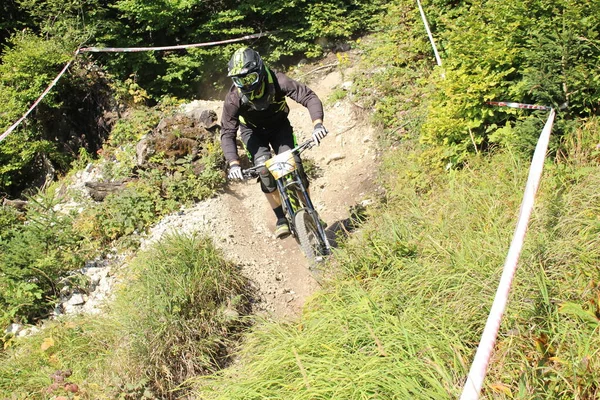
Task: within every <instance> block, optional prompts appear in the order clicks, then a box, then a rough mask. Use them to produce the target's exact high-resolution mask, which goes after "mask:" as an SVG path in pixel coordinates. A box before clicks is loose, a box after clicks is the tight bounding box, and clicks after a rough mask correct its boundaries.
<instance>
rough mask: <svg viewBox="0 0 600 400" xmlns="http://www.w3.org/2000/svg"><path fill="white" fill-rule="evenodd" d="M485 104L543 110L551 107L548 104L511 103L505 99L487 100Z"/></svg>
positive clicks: (548, 109)
mask: <svg viewBox="0 0 600 400" xmlns="http://www.w3.org/2000/svg"><path fill="white" fill-rule="evenodd" d="M486 104H490V105H492V106H500V107H510V108H523V109H526V110H545V111H550V110H552V107H548V106H539V105H537V104H524V103H511V102H506V101H488V102H486Z"/></svg>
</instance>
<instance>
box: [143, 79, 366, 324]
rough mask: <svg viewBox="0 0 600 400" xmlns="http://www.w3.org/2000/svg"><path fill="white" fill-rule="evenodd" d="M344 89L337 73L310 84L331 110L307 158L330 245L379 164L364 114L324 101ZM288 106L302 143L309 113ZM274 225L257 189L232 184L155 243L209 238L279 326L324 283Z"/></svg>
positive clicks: (158, 229)
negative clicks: (178, 236) (196, 235)
mask: <svg viewBox="0 0 600 400" xmlns="http://www.w3.org/2000/svg"><path fill="white" fill-rule="evenodd" d="M347 72H349V71H347ZM309 77H310V76H309ZM343 83H344V82H343V78H342V74H341V73H340V72H339V71H337V70H333V71H331V70H329V72H326V73H324V74H320V75H315V76H314V77H313V79H312V81H309V82H308V85H309V86H310V87H311V88H312V89H313V90H314V91H315V92H316V93H317V95H318V96H319V97H320V98H321V99H322V100H323V102H324V103H325V105H326V106H325V126H326V127H327V128H328V129H329V135H328V137H326V139H325V140H324V141H323V142H322V144H321V146H319V147H314V148H313V149H312V150H310V151H308V152H306V153H304V156H303V157H304V158H306V159H309V160H312V161H313V162H314V164H315V167H316V169H317V170H318V171H319V173H318V174H317V175H318V177H317V178H316V179H313V180H312V181H311V195H312V199H313V201H314V203H315V205H316V207H317V211H319V213H320V214H321V217H322V218H323V219H324V220H325V221H326V222H327V223H328V228H327V229H328V233H329V235H330V237H332V238H334V237H335V235H336V233H337V232H338V231H339V230H340V229H342V225H343V221H344V220H345V219H347V218H348V217H349V212H350V208H351V207H352V206H355V205H357V204H360V203H361V202H364V201H368V200H369V199H370V198H372V196H373V190H374V189H375V186H374V177H375V169H376V164H377V154H376V150H375V149H374V147H373V145H374V140H373V137H374V131H373V128H372V127H371V126H370V125H369V124H368V123H367V122H366V121H365V120H364V118H362V116H361V115H360V111H357V110H358V108H357V107H356V106H353V104H352V103H351V102H350V101H348V100H342V101H338V102H335V103H334V104H328V102H327V101H326V100H327V98H328V97H329V95H330V94H331V93H332V91H334V90H335V89H336V88H337V89H339V88H340V87H341V85H342V84H343ZM347 84H348V83H347ZM196 103H197V104H190V105H189V106H190V107H193V106H201V107H203V108H211V109H214V110H215V111H216V112H217V115H219V116H220V115H221V109H222V102H219V101H201V102H196ZM288 105H289V106H290V115H289V118H290V120H291V122H292V126H293V127H294V129H295V133H296V135H297V137H298V140H299V141H302V140H305V139H307V138H309V137H310V134H311V133H312V124H311V121H310V117H309V115H308V111H307V110H306V109H305V108H304V107H303V106H301V105H299V104H297V103H295V102H294V101H292V100H289V99H288ZM274 224H275V219H274V217H273V213H272V211H271V210H270V209H269V205H268V203H267V201H266V199H265V197H264V195H263V193H262V192H261V190H260V187H259V185H258V184H257V183H256V182H255V181H248V182H244V183H230V184H229V185H228V186H227V187H226V189H225V190H224V191H223V192H222V193H220V194H218V195H217V196H216V197H213V198H210V199H208V200H205V201H202V202H200V203H197V204H196V205H194V206H193V207H190V208H187V209H185V210H184V211H183V212H180V213H178V214H174V215H170V216H168V217H166V218H165V219H163V220H162V221H161V222H160V223H159V224H157V225H156V226H155V227H153V228H152V230H151V233H150V239H149V242H154V241H157V240H160V238H161V237H162V236H163V235H164V234H166V233H169V232H179V233H192V232H202V233H204V234H207V235H209V236H210V237H212V238H213V239H214V241H215V243H216V245H217V246H218V247H219V248H221V249H222V250H223V252H224V254H225V256H226V258H228V259H230V260H232V261H234V262H235V263H237V264H238V265H240V266H241V268H242V271H243V273H244V274H245V275H247V277H248V278H249V279H250V280H251V281H252V282H254V283H255V285H256V287H257V289H258V292H259V293H260V297H261V299H262V302H261V304H259V305H258V308H259V309H261V310H265V311H267V312H268V313H272V314H273V315H274V316H276V317H278V318H289V317H293V316H295V315H297V313H298V312H299V311H300V308H301V307H302V305H303V304H304V301H305V300H306V298H307V297H308V296H310V295H311V294H312V293H313V292H314V290H315V289H316V288H317V287H318V283H317V282H316V281H315V279H314V278H313V276H312V275H311V274H310V272H309V270H308V264H307V261H306V258H305V257H304V255H303V253H302V252H301V250H300V248H299V246H298V244H297V243H296V241H295V239H294V238H292V237H288V238H286V239H284V240H278V239H276V238H275V237H274V235H273V229H274Z"/></svg>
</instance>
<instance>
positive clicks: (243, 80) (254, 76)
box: [232, 72, 259, 88]
mask: <svg viewBox="0 0 600 400" xmlns="http://www.w3.org/2000/svg"><path fill="white" fill-rule="evenodd" d="M258 78H259V76H258V72H250V73H249V74H246V75H242V76H234V77H233V78H232V79H233V83H234V84H235V86H237V87H239V88H249V87H250V86H252V85H254V84H255V83H256V82H258Z"/></svg>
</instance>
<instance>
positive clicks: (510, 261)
mask: <svg viewBox="0 0 600 400" xmlns="http://www.w3.org/2000/svg"><path fill="white" fill-rule="evenodd" d="M506 104H519V103H506ZM508 107H510V106H508ZM536 107H537V106H536ZM539 107H545V106H539ZM518 108H521V107H518ZM548 109H550V115H549V116H548V120H547V121H546V124H545V125H544V129H543V130H542V133H541V135H540V138H539V139H538V143H537V145H536V147H535V152H534V154H533V159H532V161H531V166H530V168H529V177H528V178H527V184H526V185H525V193H524V195H523V201H522V202H521V212H520V214H519V219H518V221H517V227H516V229H515V233H514V235H513V239H512V242H511V244H510V248H509V250H508V255H507V256H506V261H505V262H504V269H503V271H502V277H501V278H500V284H499V285H498V289H497V291H496V296H495V297H494V302H493V303H492V309H491V311H490V314H489V316H488V319H487V322H486V324H485V328H484V330H483V334H482V336H481V340H480V341H479V346H478V347H477V352H476V353H475V358H474V360H473V364H471V369H470V370H469V375H468V377H467V382H466V383H465V386H464V387H463V392H462V395H461V396H460V400H477V399H479V393H480V392H481V388H482V386H483V380H484V378H485V374H486V371H487V367H488V364H489V361H490V357H491V354H492V351H493V349H494V345H495V343H496V337H497V336H498V330H499V329H500V321H501V319H502V315H503V314H504V310H505V308H506V303H507V302H508V295H509V292H510V287H511V284H512V280H513V278H514V276H515V271H516V269H517V262H518V261H519V255H520V254H521V249H522V248H523V242H524V241H525V232H526V231H527V225H528V223H529V217H530V216H531V212H532V210H533V204H534V197H535V193H536V192H537V189H538V187H539V184H540V179H541V176H542V169H543V167H544V159H545V158H546V151H547V149H548V142H549V141H550V132H551V131H552V125H553V123H554V117H555V115H556V112H555V110H554V109H553V108H550V107H548Z"/></svg>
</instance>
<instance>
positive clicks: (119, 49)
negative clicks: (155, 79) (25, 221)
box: [0, 31, 277, 142]
mask: <svg viewBox="0 0 600 400" xmlns="http://www.w3.org/2000/svg"><path fill="white" fill-rule="evenodd" d="M275 32H277V31H270V32H261V33H255V34H253V35H247V36H243V37H239V38H235V39H227V40H221V41H218V42H206V43H193V44H183V45H179V46H165V47H83V48H79V49H77V51H76V52H75V54H74V55H73V58H72V59H71V61H69V62H68V63H67V65H65V67H64V68H63V69H62V71H60V73H59V74H58V75H57V76H56V78H54V80H53V81H52V83H50V85H48V87H47V88H46V90H44V92H43V93H42V94H41V95H40V97H38V99H37V100H36V101H35V102H34V103H33V104H32V105H31V107H29V109H28V110H27V112H25V114H23V116H22V117H21V118H19V119H18V120H17V121H16V122H15V123H14V124H12V125H11V126H10V127H9V128H8V129H7V130H6V131H5V132H4V133H3V134H2V135H0V142H2V141H3V140H4V139H5V138H6V137H7V136H8V135H9V134H10V133H11V132H12V131H14V130H15V129H16V128H17V126H19V125H20V124H21V122H23V120H25V118H27V117H28V116H29V114H30V113H31V112H32V111H33V110H34V109H35V108H36V107H37V106H38V104H39V103H40V102H41V101H42V100H43V99H44V97H46V95H47V94H48V92H50V90H52V88H53V87H54V86H56V84H57V83H58V80H59V79H60V78H61V77H62V76H63V74H64V73H65V72H66V71H67V69H68V68H69V67H70V66H71V64H72V63H73V61H75V58H76V57H77V55H78V54H79V53H83V52H93V53H102V52H109V53H129V52H140V51H164V50H181V49H188V48H192V47H207V46H216V45H220V44H226V43H235V42H241V41H244V40H249V39H257V38H260V37H263V36H268V35H270V34H272V33H275Z"/></svg>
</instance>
